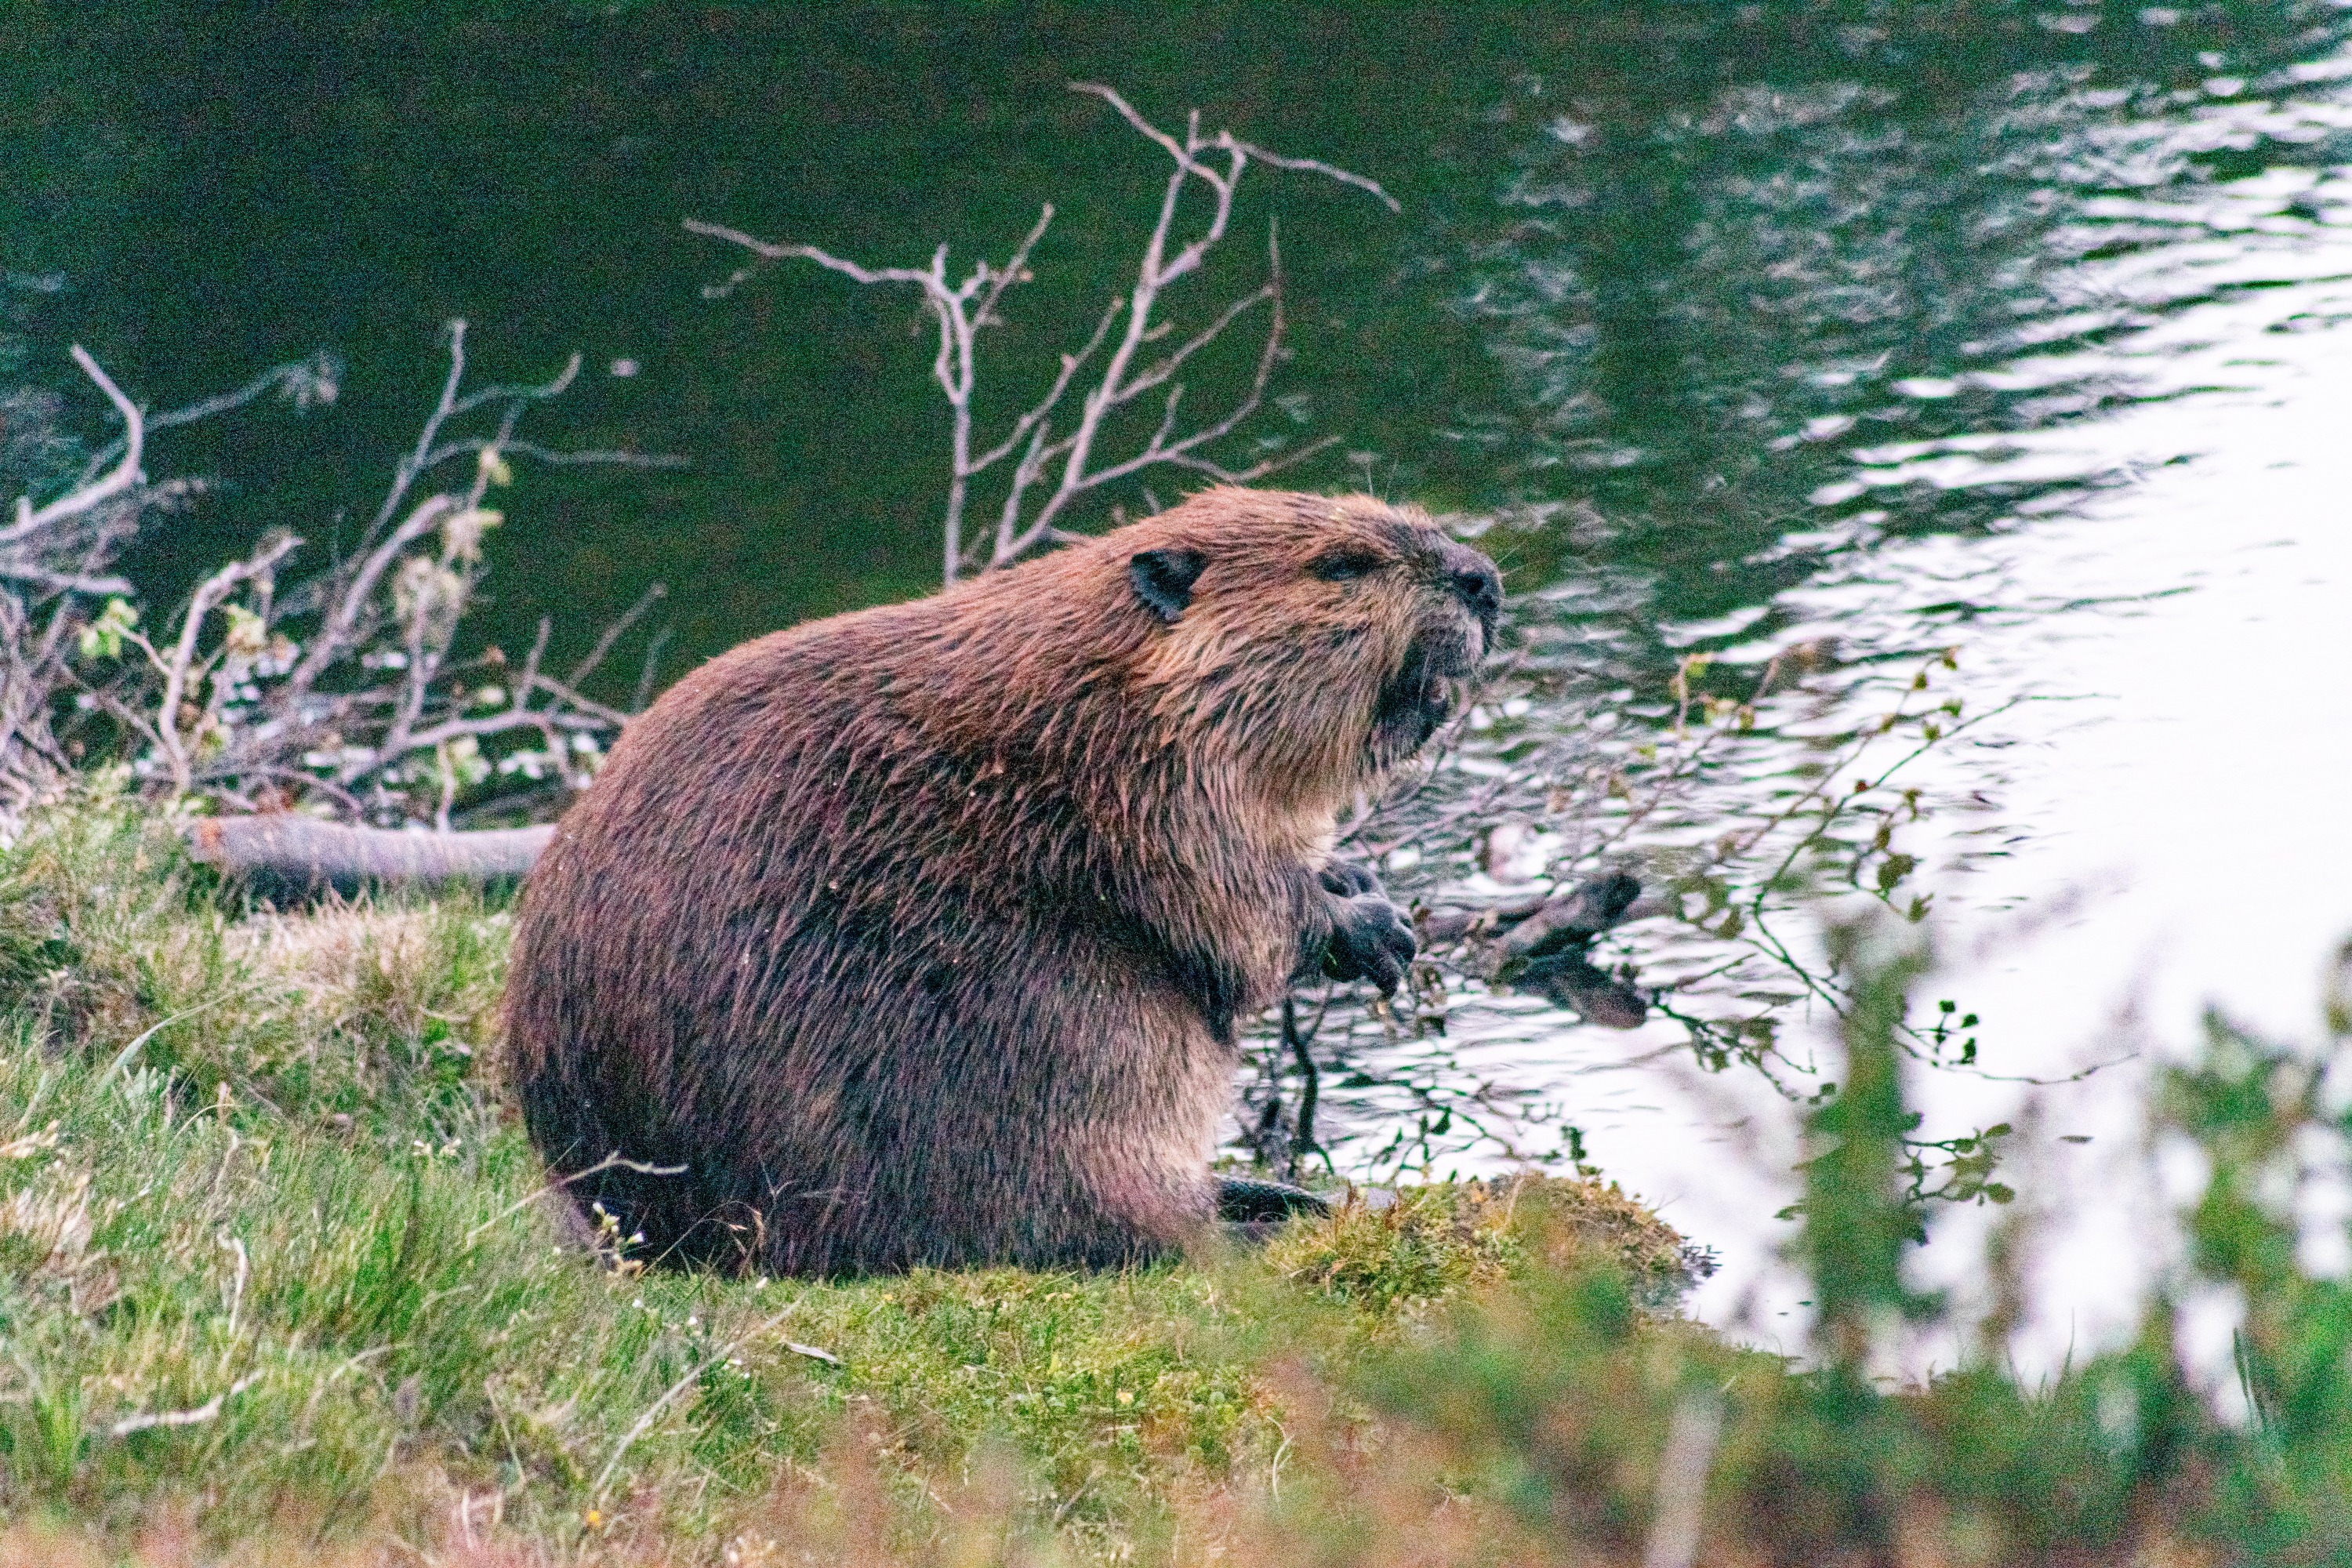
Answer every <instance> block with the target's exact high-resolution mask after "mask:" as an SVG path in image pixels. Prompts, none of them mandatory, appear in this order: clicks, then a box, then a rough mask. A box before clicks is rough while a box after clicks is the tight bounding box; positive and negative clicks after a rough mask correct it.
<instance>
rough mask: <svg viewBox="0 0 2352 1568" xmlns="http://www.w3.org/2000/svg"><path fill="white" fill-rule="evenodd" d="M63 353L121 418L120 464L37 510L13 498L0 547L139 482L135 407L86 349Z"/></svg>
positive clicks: (142, 437) (143, 431)
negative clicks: (12, 514) (13, 507)
mask: <svg viewBox="0 0 2352 1568" xmlns="http://www.w3.org/2000/svg"><path fill="white" fill-rule="evenodd" d="M67 352H68V353H70V354H72V355H73V362H74V363H76V364H78V365H79V366H81V371H82V374H84V375H87V376H88V377H89V379H90V380H91V381H93V382H95V383H96V384H98V389H99V391H100V392H102V393H104V394H106V398H107V401H108V402H110V403H111V404H113V405H114V408H115V412H116V413H118V414H120V415H121V416H122V430H123V434H122V461H121V462H120V463H117V464H116V465H115V466H114V471H113V472H111V473H110V474H108V475H107V476H106V477H105V478H104V479H100V480H98V481H97V482H96V483H94V484H87V485H82V486H79V487H78V488H76V489H72V490H69V491H68V492H67V493H66V494H64V495H61V496H59V497H58V499H57V500H53V501H51V502H49V504H48V505H47V506H44V507H35V506H34V505H33V498H32V497H30V496H19V497H17V498H16V523H15V525H14V526H13V527H9V528H0V544H13V543H15V542H16V541H17V540H20V539H23V538H25V537H26V536H27V535H28V534H31V533H34V532H36V531H39V530H41V529H44V528H47V526H48V525H49V524H50V523H53V522H58V521H62V520H63V519H66V518H68V517H74V516H78V515H79V514H80V513H82V512H86V511H88V510H89V509H90V508H92V507H94V506H96V505H98V504H99V503H100V501H104V500H112V499H113V498H114V497H116V496H119V495H121V493H122V492H123V491H125V490H127V489H131V487H132V486H133V485H136V484H137V483H138V482H139V479H140V474H139V458H140V454H141V453H142V452H143V451H144V450H145V449H146V444H147V426H146V421H145V420H144V419H143V418H142V416H141V415H140V412H139V405H137V404H135V403H133V402H131V399H130V398H129V397H127V396H125V395H123V391H122V389H121V387H119V386H117V385H115V384H114V378H113V377H111V376H110V375H108V374H106V372H105V371H104V370H102V369H100V367H99V363H98V361H96V360H94V359H92V358H91V357H90V355H89V350H88V349H85V348H83V347H82V346H81V345H80V344H79V343H76V344H74V345H73V346H72V347H71V348H70V349H68V351H67Z"/></svg>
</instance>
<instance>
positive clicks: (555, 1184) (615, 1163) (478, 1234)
mask: <svg viewBox="0 0 2352 1568" xmlns="http://www.w3.org/2000/svg"><path fill="white" fill-rule="evenodd" d="M687 1170H688V1167H687V1166H684V1165H648V1164H645V1163H642V1162H639V1161H636V1160H625V1159H623V1158H622V1157H621V1152H620V1151H619V1150H617V1149H615V1150H614V1152H611V1153H610V1154H607V1155H605V1156H604V1158H603V1159H601V1160H599V1161H597V1162H596V1163H594V1164H593V1165H591V1166H589V1167H588V1168H587V1169H586V1170H584V1171H574V1172H572V1173H571V1174H570V1175H568V1176H564V1177H562V1178H560V1179H558V1180H556V1181H552V1182H550V1183H548V1184H546V1185H545V1186H543V1187H541V1188H540V1189H538V1190H537V1191H536V1192H533V1193H531V1194H529V1195H528V1196H525V1197H520V1198H517V1199H516V1200H515V1201H514V1202H512V1203H510V1204H509V1205H507V1206H506V1207H504V1208H502V1209H500V1210H499V1212H498V1213H496V1214H494V1215H491V1216H490V1217H489V1218H488V1219H486V1220H484V1221H483V1222H482V1223H481V1224H479V1225H478V1226H475V1227H474V1228H473V1229H471V1230H469V1231H467V1233H466V1239H465V1241H464V1242H463V1243H462V1244H460V1245H459V1247H458V1248H457V1250H458V1251H460V1252H463V1251H466V1250H467V1248H468V1247H472V1246H473V1245H474V1243H476V1242H477V1241H479V1240H480V1239H481V1238H482V1235H483V1233H484V1232H486V1231H488V1230H492V1229H494V1228H496V1227H497V1226H499V1225H501V1224H503V1223H504V1222H505V1221H507V1220H508V1219H509V1218H511V1217H512V1216H513V1215H518V1214H520V1213H521V1212H522V1211H523V1210H524V1209H527V1208H529V1207H530V1205H533V1204H535V1203H537V1202H538V1201H539V1200H540V1199H541V1198H543V1197H546V1196H547V1195H548V1194H551V1193H559V1192H562V1190H563V1189H564V1188H566V1187H568V1186H570V1185H571V1184H572V1183H574V1182H579V1181H585V1180H586V1179H587V1178H588V1177H590V1176H593V1175H595V1174H597V1173H600V1172H604V1171H635V1173H637V1174H639V1175H641V1176H682V1175H684V1174H685V1173H686V1172H687Z"/></svg>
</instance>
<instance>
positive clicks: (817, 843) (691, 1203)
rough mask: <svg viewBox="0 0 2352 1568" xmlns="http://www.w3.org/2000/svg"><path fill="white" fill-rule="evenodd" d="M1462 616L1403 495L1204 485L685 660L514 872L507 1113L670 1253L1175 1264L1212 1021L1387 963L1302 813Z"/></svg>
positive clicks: (1431, 684)
mask: <svg viewBox="0 0 2352 1568" xmlns="http://www.w3.org/2000/svg"><path fill="white" fill-rule="evenodd" d="M1501 605H1502V589H1501V583H1500V579H1499V578H1498V577H1497V575H1496V571H1495V568H1494V566H1493V564H1492V563H1489V562H1488V561H1487V559H1486V557H1485V556H1484V555H1481V554H1479V553H1478V552H1475V550H1472V549H1470V548H1468V547H1467V546H1465V545H1463V544H1460V543H1457V542H1454V541H1453V540H1451V539H1449V538H1447V537H1446V535H1445V534H1444V533H1443V532H1442V531H1440V530H1439V529H1438V528H1437V527H1435V526H1434V525H1433V523H1432V521H1430V519H1429V517H1428V516H1427V515H1426V514H1425V513H1423V512H1422V511H1419V510H1414V509H1412V508H1410V507H1404V506H1396V505H1390V504H1388V503H1385V502H1382V501H1380V500H1374V499H1372V498H1370V497H1367V496H1350V497H1345V498H1338V499H1334V498H1328V497H1318V496H1313V495H1305V494H1291V493H1276V492H1266V491H1256V490H1249V489H1235V488H1230V487H1226V488H1218V489H1210V490H1207V491H1204V492H1202V493H1201V494H1198V495H1195V496H1193V497H1192V498H1190V499H1188V500H1184V501H1182V502H1181V504H1179V505H1177V506H1175V507H1173V508H1171V509H1170V510H1166V511H1164V512H1161V513H1160V514H1158V515H1157V516H1154V517H1151V518H1149V519H1146V520H1144V521H1139V522H1135V523H1131V524H1129V525H1128V526H1125V527H1121V528H1118V529H1116V530H1113V531H1109V532H1106V533H1104V534H1102V535H1099V536H1097V537H1094V538H1090V539H1086V540H1083V541H1080V542H1074V543H1071V544H1069V545H1068V546H1066V548H1064V549H1062V550H1060V551H1059V552H1055V553H1054V554H1051V555H1048V556H1045V557H1043V558H1040V559H1038V560H1035V561H1033V562H1030V563H1026V564H1024V565H1021V566H1018V567H1015V568H1013V569H1011V570H1006V571H1002V572H997V573H992V574H988V575H985V576H982V577H980V578H977V579H974V580H971V581H968V582H965V583H963V584H959V585H956V586H954V587H952V588H950V589H949V590H948V591H946V592H944V593H942V594H940V595H936V596H933V597H930V598H927V599H921V600H918V601H914V602H912V603H907V604H898V605H885V606H882V607H878V608H874V609H868V610H862V611H858V612H856V613H855V614H849V615H843V616H835V617H833V618H831V619H827V620H821V621H817V622H814V623H811V624H808V625H804V626H796V627H793V628H791V629H788V630H785V631H781V632H776V633H772V634H771V635H769V636H766V637H760V638H758V639H756V640H754V641H751V642H749V643H746V644H744V645H742V646H740V647H737V648H735V649H733V650H732V651H731V652H729V653H727V654H724V655H722V656H720V657H719V658H716V659H714V660H712V661H711V662H710V663H709V664H706V665H704V666H703V667H702V668H699V669H698V670H696V671H695V672H694V673H693V674H691V675H689V676H688V677H687V678H686V679H683V680H681V681H679V682H678V683H677V686H676V687H674V688H673V689H670V690H669V691H668V692H667V693H666V694H664V695H663V697H662V698H661V699H660V700H658V701H656V703H654V704H653V706H652V707H651V708H649V709H648V710H646V712H645V713H644V714H643V715H641V716H640V717H639V718H637V719H636V720H635V721H634V722H633V723H632V724H631V725H630V726H629V728H628V730H627V731H626V732H625V734H624V735H623V737H622V738H621V740H620V742H619V743H618V744H616V745H615V746H614V749H613V752H612V755H611V759H610V761H609V762H608V763H607V764H606V766H605V768H604V772H603V773H602V774H601V775H600V776H599V777H598V778H597V780H596V782H595V784H594V785H593V787H592V788H590V789H589V790H588V791H587V792H586V794H585V795H584V796H583V798H582V800H581V801H580V803H579V804H578V805H575V806H574V807H573V808H572V811H571V812H570V813H569V814H568V815H567V816H564V817H563V818H562V821H561V822H560V823H559V824H558V826H557V831H556V835H555V838H554V840H553V842H552V843H551V845H550V846H549V847H548V849H547V851H546V853H545V854H544V856H543V857H542V858H541V860H540V862H539V865H538V867H537V868H536V869H535V871H534V872H533V874H532V877H531V879H530V883H529V885H528V887H527V889H525V892H524V896H523V901H522V907H521V910H520V916H519V921H518V925H517V930H516V934H515V945H514V952H513V963H512V968H511V974H510V978H509V985H508V993H507V998H506V1031H507V1039H508V1042H509V1053H510V1056H509V1061H510V1066H511V1070H512V1072H513V1075H514V1079H515V1082H516V1085H517V1087H518V1089H519V1093H520V1100H521V1106H522V1113H523V1119H524V1121H525V1123H526V1125H527V1126H528V1128H529V1130H530V1135H531V1137H532V1138H533V1139H534V1140H535V1141H536V1142H537V1143H538V1145H539V1147H540V1149H541V1152H543V1153H544V1154H545V1156H546V1158H547V1160H548V1162H549V1163H550V1164H551V1167H552V1168H553V1170H554V1171H555V1173H557V1174H558V1176H559V1177H562V1176H566V1175H569V1176H572V1177H575V1178H577V1179H575V1180H572V1181H571V1182H570V1183H569V1184H568V1189H569V1190H570V1191H571V1192H572V1193H573V1194H575V1195H576V1197H577V1198H578V1200H579V1201H580V1202H581V1203H582V1204H583V1205H588V1204H594V1205H601V1206H602V1208H603V1210H604V1213H605V1214H606V1215H609V1216H610V1218H611V1219H612V1221H614V1222H615V1223H617V1224H618V1225H619V1226H620V1227H621V1231H620V1234H621V1235H622V1236H623V1237H642V1238H643V1244H644V1248H645V1250H646V1253H648V1254H650V1255H651V1256H652V1257H653V1258H658V1259H660V1260H662V1261H666V1262H670V1263H677V1264H693V1265H705V1266H717V1267H721V1268H759V1269H760V1270H761V1271H763V1272H772V1273H797V1274H818V1275H837V1274H851V1273H866V1272H881V1271H895V1270H901V1269H906V1268H913V1267H917V1266H923V1265H929V1266H940V1267H958V1266H967V1265H979V1264H992V1263H1002V1264H1017V1265H1024V1266H1030V1267H1055V1266H1068V1265H1075V1266H1080V1267H1103V1266H1116V1265H1119V1264H1125V1263H1131V1262H1139V1261H1144V1260H1148V1259H1150V1258H1157V1257H1160V1256H1161V1255H1164V1254H1166V1253H1169V1252H1171V1250H1175V1249H1179V1248H1181V1247H1182V1245H1183V1244H1184V1242H1185V1241H1186V1239H1187V1238H1188V1237H1191V1236H1192V1235H1194V1234H1195V1233H1196V1231H1197V1230H1198V1229H1199V1227H1201V1226H1202V1224H1203V1222H1204V1221H1207V1220H1209V1219H1210V1218H1211V1217H1212V1216H1213V1215H1214V1214H1215V1212H1216V1206H1217V1189H1216V1186H1215V1184H1213V1181H1212V1179H1211V1177H1210V1174H1209V1172H1208V1160H1209V1156H1210V1154H1211V1152H1212V1149H1213V1142H1214V1134H1215V1128H1216V1124H1217V1121H1218V1119H1219V1117H1220V1115H1221V1114H1222V1113H1223V1111H1224V1110H1225V1109H1226V1107H1227V1105H1228V1104H1229V1102H1230V1097H1231V1095H1232V1092H1233V1075H1234V1068H1235V1066H1236V1063H1237V1060H1238V1047H1237V1042H1236V1037H1235V1027H1236V1023H1237V1021H1240V1020H1244V1019H1245V1018H1246V1017H1247V1016H1249V1015H1251V1014H1252V1013H1254V1012H1255V1011H1256V1010H1257V1009H1259V1008H1262V1007H1264V1006H1265V1005H1268V1004H1269V1003H1270V1002H1271V1001H1272V1000H1273V999H1275V998H1276V996H1277V995H1279V994H1280V993H1281V992H1282V990H1283V989H1284V987H1285V986H1286V984H1287V983H1288V981H1289V980H1290V978H1291V977H1292V976H1293V975H1294V973H1299V972H1302V971H1303V970H1312V969H1315V968H1317V967H1320V968H1321V969H1322V970H1323V972H1324V973H1328V974H1331V975H1333V976H1335V977H1337V978H1339V979H1343V980H1344V979H1368V980H1371V981H1373V982H1375V983H1377V984H1381V986H1382V987H1384V988H1393V986H1394V985H1395V984H1397V982H1398V980H1399V979H1400V977H1401V976H1402V974H1403V973H1404V968H1405V965H1406V964H1407V963H1409V962H1410V960H1411V959H1412V954H1413V937H1412V931H1411V928H1410V926H1409V925H1408V924H1407V923H1406V922H1405V921H1404V920H1403V918H1402V915H1401V914H1400V913H1399V911H1398V910H1396V908H1395V907H1394V906H1393V905H1392V904H1391V903H1390V901H1389V900H1388V899H1387V898H1386V896H1385V895H1384V894H1383V893H1382V892H1381V889H1380V888H1379V886H1378V883H1377V881H1376V880H1375V879H1373V878H1372V877H1371V876H1370V873H1369V872H1368V871H1367V870H1366V869H1364V868H1360V867H1356V866H1351V865H1347V864H1335V863H1334V862H1333V861H1332V859H1331V850H1332V844H1333V839H1334V837H1335V822H1336V817H1337V814H1338V812H1339V810H1341V809H1342V808H1343V807H1344V806H1346V805H1348V804H1349V802H1350V801H1352V800H1353V799H1355V798H1356V797H1357V796H1358V795H1359V793H1360V792H1361V791H1363V790H1365V789H1367V788H1368V787H1370V786H1371V785H1372V784H1375V783H1376V782H1377V781H1378V780H1379V779H1380V777H1381V775H1382V774H1383V773H1385V772H1387V771H1388V770H1390V769H1391V768H1393V767H1394V766H1395V765H1396V764H1397V763H1401V762H1402V761H1404V760H1405V759H1406V758H1408V757H1410V756H1411V755H1412V753H1414V752H1417V751H1418V750H1420V749H1421V748H1422V747H1423V745H1424V744H1425V743H1426V742H1428V740H1429V738H1430V737H1431V735H1432V734H1433V732H1434V731H1436V730H1437V728H1438V727H1439V725H1440V724H1441V723H1442V722H1443V721H1444V720H1445V719H1446V717H1447V716H1448V714H1449V712H1450V711H1451V710H1452V707H1453V705H1454V702H1455V701H1456V700H1458V696H1457V694H1458V689H1459V687H1460V683H1461V682H1462V680H1463V679H1464V678H1465V677H1467V676H1468V675H1470V674H1471V672H1472V671H1473V670H1474V668H1475V667H1476V665H1477V664H1478V662H1479V660H1480V658H1482V656H1483V655H1484V654H1485V652H1486V648H1487V647H1488V646H1489V644H1490V642H1491V640H1492V638H1493V637H1494V633H1495V628H1496V618H1497V616H1498V615H1499V613H1500V609H1501ZM614 1155H617V1156H620V1157H621V1159H622V1160H623V1161H625V1162H627V1163H610V1162H611V1157H612V1156H614ZM600 1164H602V1165H603V1168H602V1169H597V1168H595V1167H597V1166H598V1165H600ZM635 1167H648V1168H649V1169H639V1168H635ZM1234 1197H1235V1198H1236V1200H1237V1201H1238V1202H1239V1203H1240V1204H1241V1205H1242V1206H1244V1207H1255V1206H1259V1205H1263V1203H1264V1201H1265V1191H1264V1189H1263V1188H1262V1186H1260V1185H1257V1184H1241V1185H1238V1186H1236V1187H1235V1189H1234ZM1277 1212H1278V1210H1277ZM1239 1217H1264V1215H1263V1214H1262V1213H1259V1214H1253V1215H1242V1216H1239Z"/></svg>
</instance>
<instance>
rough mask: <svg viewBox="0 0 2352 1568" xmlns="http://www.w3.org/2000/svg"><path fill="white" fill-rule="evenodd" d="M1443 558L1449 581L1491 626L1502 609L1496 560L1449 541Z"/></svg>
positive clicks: (1451, 586)
mask: <svg viewBox="0 0 2352 1568" xmlns="http://www.w3.org/2000/svg"><path fill="white" fill-rule="evenodd" d="M1441 559H1442V560H1443V563H1444V567H1445V582H1446V585H1447V586H1448V587H1450V588H1452V589H1453V590H1454V592H1455V593H1456V594H1458V595H1461V596H1462V602H1463V603H1464V604H1465V605H1469V606H1470V610H1471V613H1472V614H1474V615H1475V616H1477V617H1478V618H1479V619H1480V620H1481V621H1484V622H1485V623H1486V626H1488V627H1489V628H1490V629H1491V628H1492V627H1493V626H1494V624H1495V620H1496V616H1500V615H1501V614H1502V613H1503V578H1502V574H1500V573H1498V572H1496V570H1495V563H1493V562H1491V561H1489V560H1487V559H1486V557H1485V556H1483V555H1481V554H1479V553H1478V552H1476V551H1475V550H1473V549H1471V548H1470V547H1469V546H1467V545H1464V544H1452V543H1449V544H1447V545H1446V547H1445V549H1444V553H1443V556H1442V557H1441Z"/></svg>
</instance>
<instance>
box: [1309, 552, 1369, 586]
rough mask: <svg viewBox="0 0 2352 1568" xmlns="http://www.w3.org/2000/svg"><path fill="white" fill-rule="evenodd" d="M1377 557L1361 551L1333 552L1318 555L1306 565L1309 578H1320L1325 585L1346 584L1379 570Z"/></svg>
mask: <svg viewBox="0 0 2352 1568" xmlns="http://www.w3.org/2000/svg"><path fill="white" fill-rule="evenodd" d="M1381 564H1382V563H1381V558H1380V557H1379V556H1377V555H1374V554H1371V553H1370V552H1367V551H1362V550H1334V551H1333V552H1330V553H1329V554H1328V555H1318V556H1317V557H1316V558H1315V559H1314V560H1313V561H1310V562H1308V563H1307V574H1308V575H1309V576H1313V577H1320V578H1322V579H1323V581H1325V582H1326V583H1346V582H1349V581H1352V580H1353V579H1355V578H1358V577H1361V576H1365V575H1367V574H1370V573H1373V572H1377V571H1379V570H1380V569H1381Z"/></svg>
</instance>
